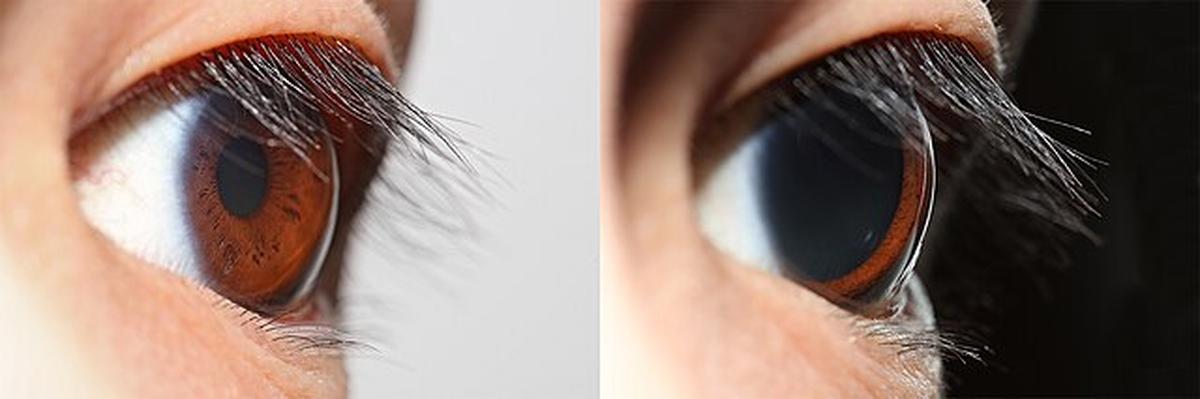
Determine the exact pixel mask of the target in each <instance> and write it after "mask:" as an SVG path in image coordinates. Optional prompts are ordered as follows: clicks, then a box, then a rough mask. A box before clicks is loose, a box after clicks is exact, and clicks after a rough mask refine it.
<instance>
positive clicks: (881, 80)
mask: <svg viewBox="0 0 1200 399" xmlns="http://www.w3.org/2000/svg"><path fill="white" fill-rule="evenodd" d="M801 71H803V72H802V73H799V74H797V73H792V74H789V75H788V76H789V77H792V78H793V79H791V80H790V81H789V83H790V85H787V86H786V87H785V88H783V89H781V90H780V91H779V92H775V93H774V94H772V93H771V90H770V89H767V90H766V92H764V93H765V94H764V97H765V98H762V99H761V101H762V102H764V103H767V104H787V103H788V101H787V96H789V95H794V94H793V93H796V92H800V93H802V94H803V95H805V96H808V97H811V98H815V101H818V102H821V101H822V99H821V95H822V94H821V93H820V92H819V90H818V91H813V90H809V89H807V88H814V87H820V85H822V84H825V85H830V84H832V85H834V86H836V87H839V88H842V89H844V91H845V92H847V93H851V94H853V95H855V96H857V97H859V98H860V99H862V101H863V102H864V103H865V104H866V105H867V106H868V107H869V108H870V109H871V110H872V112H873V113H874V114H876V115H877V116H878V117H879V119H880V120H882V121H884V122H885V123H886V124H889V125H891V126H890V127H891V128H892V129H893V130H894V131H901V132H907V131H911V129H904V128H903V127H904V123H906V122H907V121H911V120H912V118H913V116H912V115H914V114H921V115H923V116H924V117H925V118H926V119H927V121H928V122H929V124H930V126H929V128H930V132H931V133H932V134H933V136H934V139H935V141H936V143H935V146H936V147H937V148H936V153H937V158H938V160H937V169H938V170H937V171H936V174H937V178H938V181H939V190H938V193H937V194H936V197H937V198H938V199H937V200H935V202H936V203H938V204H939V206H938V207H936V208H935V209H934V216H933V222H931V224H930V232H929V233H928V235H927V238H926V242H927V245H926V250H925V253H923V254H922V255H921V256H920V258H919V259H918V261H917V262H918V266H917V269H918V270H917V271H922V270H927V269H929V268H930V266H928V264H929V263H930V258H937V260H938V261H939V263H947V264H948V267H946V269H949V268H952V267H951V266H960V267H961V265H958V264H957V262H954V261H953V260H952V259H953V258H947V257H945V256H939V255H940V254H939V252H943V251H942V250H945V249H946V245H949V244H947V243H954V242H951V241H949V240H964V238H963V237H962V236H959V235H955V234H950V235H947V236H939V234H938V227H939V225H943V224H946V223H948V222H953V223H958V224H959V225H972V224H975V225H976V226H979V225H978V223H979V220H978V219H977V218H978V215H976V218H971V219H970V220H948V219H956V218H955V217H953V215H950V214H949V212H948V211H947V209H948V208H953V203H954V202H960V201H963V200H968V201H971V204H970V206H968V207H967V208H969V209H971V210H972V212H976V213H978V214H982V215H985V216H988V218H987V221H988V222H989V224H984V225H982V226H987V227H986V228H995V229H996V231H992V232H991V233H992V235H991V236H982V235H979V234H975V235H972V236H973V237H976V239H981V238H982V237H994V236H995V235H996V234H1003V229H1004V228H1005V227H1012V228H1013V229H1012V230H1011V231H1009V232H1010V233H1016V234H1011V238H1010V239H1008V240H986V239H984V241H1005V242H1008V243H1009V244H1010V245H1014V246H1019V245H1021V244H1023V243H1025V242H1027V241H1026V240H1027V239H1029V238H1030V237H1025V236H1023V234H1020V233H1027V232H1028V231H1029V230H1028V229H1029V228H1030V226H1031V225H1032V226H1036V227H1032V229H1034V230H1037V231H1039V232H1041V233H1042V234H1043V235H1042V236H1039V237H1058V236H1061V235H1062V232H1063V231H1064V230H1065V231H1068V232H1074V233H1080V234H1083V235H1088V234H1089V233H1088V231H1087V227H1086V224H1085V220H1086V219H1087V218H1088V217H1089V216H1091V215H1094V214H1095V213H1096V212H1095V207H1094V205H1095V204H1096V203H1097V202H1098V201H1102V200H1103V196H1102V195H1101V194H1099V193H1098V191H1096V189H1095V186H1094V185H1093V184H1092V182H1091V181H1090V179H1089V177H1088V176H1087V175H1086V174H1085V173H1081V169H1084V168H1089V169H1094V168H1095V167H1096V166H1097V164H1099V163H1100V162H1099V161H1097V160H1095V159H1092V158H1089V157H1086V156H1084V155H1082V154H1080V153H1077V152H1075V151H1074V150H1072V149H1070V148H1069V147H1067V146H1065V145H1063V144H1061V143H1059V142H1058V141H1056V140H1054V139H1053V138H1052V137H1050V136H1049V135H1048V134H1046V133H1045V132H1044V131H1042V130H1041V129H1039V128H1038V127H1037V126H1036V125H1035V124H1034V123H1033V122H1034V121H1035V120H1036V121H1046V122H1049V123H1051V124H1054V125H1055V126H1056V127H1067V128H1070V129H1072V130H1081V129H1078V128H1075V127H1073V126H1070V125H1065V124H1062V123H1060V122H1056V121H1053V120H1049V119H1048V118H1042V117H1038V116H1035V115H1032V114H1028V113H1025V112H1023V111H1021V110H1019V109H1018V108H1017V107H1016V106H1015V105H1014V104H1013V103H1012V101H1011V100H1010V99H1009V98H1008V96H1007V94H1006V93H1005V91H1004V90H1003V89H1002V88H1001V86H1000V85H999V83H998V82H997V80H996V78H994V77H993V76H992V75H991V74H989V73H988V72H987V69H986V68H984V67H983V65H982V64H981V63H980V62H979V61H978V59H977V58H976V57H975V55H974V53H973V51H972V50H971V48H970V46H969V45H968V44H966V43H964V42H962V41H961V40H959V39H957V38H953V37H948V36H944V35H940V34H933V33H905V34H892V35H886V36H881V37H876V38H872V39H868V40H866V41H863V42H860V43H856V44H853V45H850V46H847V47H845V48H843V49H842V50H839V51H838V52H836V53H833V54H831V55H829V56H826V57H825V58H823V59H821V60H819V61H817V62H814V63H812V64H810V65H808V66H805V67H803V68H801ZM823 105H824V106H827V107H830V108H833V109H837V108H838V107H839V105H838V103H837V102H835V101H824V104H823ZM784 112H787V111H786V109H785V110H784ZM835 112H836V111H835ZM718 123H719V122H718ZM948 200H951V201H948ZM1014 204H1015V205H1021V206H1022V208H1021V209H1017V210H1016V211H1017V212H1018V213H1023V214H1024V215H1025V216H1026V220H1022V221H1017V222H1014V221H1013V220H1012V218H1011V215H1012V213H1013V212H1014V208H1013V205H1014ZM947 205H950V206H947ZM1029 214H1033V216H1034V219H1037V220H1036V221H1033V222H1032V223H1030V222H1029V221H1028V219H1029V218H1028V215H1029ZM1018 225H1020V226H1024V229H1022V230H1018V228H1021V227H1018ZM986 228H985V229H986ZM939 244H941V245H939ZM951 246H953V245H951ZM988 254H991V255H1000V256H1003V255H1009V254H1011V253H1005V252H988ZM994 261H995V262H997V263H1000V262H1003V261H1002V260H994ZM934 288H935V289H940V288H941V287H934ZM931 294H932V293H931ZM931 296H936V294H935V295H931ZM939 305H940V303H939ZM938 309H939V313H942V310H943V308H942V307H941V306H939V307H938ZM941 319H942V318H941V317H939V323H942V320H941ZM853 320H854V322H853V323H852V324H854V325H856V326H857V327H859V328H857V330H858V331H859V333H860V334H861V335H863V336H870V337H874V338H876V341H878V342H881V343H883V344H884V345H885V346H889V347H893V348H896V350H897V352H898V353H900V354H905V353H912V352H926V351H934V352H939V353H942V355H943V356H944V357H947V358H949V359H952V360H957V361H959V362H964V361H966V360H976V361H980V360H981V356H980V354H981V353H984V352H987V348H986V346H984V345H982V344H980V343H979V342H978V341H977V340H975V339H974V338H973V334H969V333H968V334H960V333H958V332H955V331H952V330H953V329H954V328H946V327H945V325H944V324H943V325H942V327H941V328H939V329H938V330H924V329H923V327H920V326H915V325H910V323H906V322H905V321H904V320H902V319H901V318H886V319H875V320H871V319H861V318H857V317H856V318H853ZM939 330H941V331H939Z"/></svg>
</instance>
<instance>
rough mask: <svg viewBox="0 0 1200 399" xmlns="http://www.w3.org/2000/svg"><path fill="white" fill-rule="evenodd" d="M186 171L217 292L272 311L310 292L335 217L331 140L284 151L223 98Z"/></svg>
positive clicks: (216, 99)
mask: <svg viewBox="0 0 1200 399" xmlns="http://www.w3.org/2000/svg"><path fill="white" fill-rule="evenodd" d="M206 101H207V102H208V103H207V104H205V105H204V108H206V109H208V110H210V112H214V113H218V114H220V115H222V117H221V118H202V120H200V121H199V122H197V123H196V125H195V127H194V131H193V133H192V137H193V138H192V140H193V141H192V145H191V148H192V150H191V154H190V157H191V160H190V162H189V163H188V165H190V168H189V170H186V171H185V172H184V173H185V176H186V178H185V182H186V183H185V185H186V186H187V187H186V188H185V192H186V198H187V201H188V207H187V209H188V212H189V215H188V217H189V218H190V219H191V223H190V225H191V226H192V228H193V230H194V232H193V236H194V240H195V243H196V250H197V252H198V255H199V258H200V264H201V266H200V268H201V272H202V273H203V274H204V276H203V277H204V278H206V279H207V280H208V284H209V286H210V287H211V288H212V289H214V290H215V291H217V292H218V293H220V294H221V295H223V296H225V297H226V298H229V299H230V300H232V301H234V302H237V303H239V304H241V305H243V306H246V307H248V308H250V309H252V310H256V311H259V312H264V313H271V312H274V311H277V310H280V309H282V308H285V307H288V306H290V305H292V302H293V301H294V299H295V298H297V297H299V296H301V295H302V294H303V293H304V292H306V291H308V290H309V289H310V288H311V286H312V284H313V280H314V279H315V277H316V274H317V272H318V271H319V269H320V263H321V262H322V260H323V256H324V253H325V250H326V247H327V246H328V245H329V239H330V233H331V229H332V226H331V223H332V221H333V220H334V218H335V215H334V210H335V209H336V202H335V201H336V199H335V198H336V196H337V188H338V173H337V171H336V168H335V165H336V159H335V157H334V154H335V153H334V151H333V148H332V146H331V143H330V142H328V140H325V141H318V142H317V143H316V145H313V146H309V147H308V148H304V149H302V150H299V153H298V152H297V151H298V150H297V149H296V148H295V147H290V146H287V145H284V144H283V143H282V142H281V141H280V140H278V139H276V138H275V136H273V135H272V134H271V133H270V132H269V131H268V130H267V129H266V128H265V127H264V126H263V125H261V124H259V123H258V122H257V121H255V119H254V118H253V117H252V116H251V115H250V114H249V113H247V112H245V111H244V110H242V109H241V108H240V107H239V106H237V105H236V104H234V103H232V102H231V101H230V100H228V99H226V98H223V97H220V96H211V97H210V98H209V99H207V100H206Z"/></svg>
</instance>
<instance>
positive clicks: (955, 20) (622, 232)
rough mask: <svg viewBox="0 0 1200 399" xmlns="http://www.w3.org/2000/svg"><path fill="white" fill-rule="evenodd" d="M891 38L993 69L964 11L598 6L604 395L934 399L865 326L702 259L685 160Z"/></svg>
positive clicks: (932, 7)
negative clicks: (844, 55)
mask: <svg viewBox="0 0 1200 399" xmlns="http://www.w3.org/2000/svg"><path fill="white" fill-rule="evenodd" d="M900 31H930V32H938V33H943V34H948V35H953V36H957V37H960V38H962V39H964V40H966V41H967V42H968V43H971V44H972V45H973V46H974V47H976V51H977V53H978V54H979V55H980V57H981V58H983V59H987V60H992V59H995V53H996V51H995V48H996V45H995V43H996V40H995V31H994V27H992V25H991V22H990V17H989V16H988V11H987V9H986V8H985V7H984V6H983V5H982V4H981V3H979V2H976V1H969V0H953V1H951V0H947V1H915V0H913V1H898V2H879V1H870V0H863V1H815V2H797V3H722V2H703V3H682V4H680V3H665V4H664V3H653V2H650V3H645V4H640V3H638V2H630V1H610V2H602V4H601V37H602V39H601V42H602V43H601V51H602V53H601V54H602V56H601V60H602V63H603V64H602V66H601V86H602V88H601V93H602V103H601V104H602V105H601V106H602V109H601V115H602V137H601V165H602V166H601V168H602V169H601V170H602V172H601V190H600V192H601V193H602V198H601V225H602V226H604V227H603V229H602V232H601V250H602V253H603V260H602V272H601V309H602V310H601V326H602V332H601V348H602V355H601V356H602V357H601V370H602V371H601V380H602V386H603V387H604V388H603V389H604V394H605V395H607V396H611V397H622V398H624V397H929V396H937V395H938V393H939V392H940V389H941V381H940V363H939V361H938V360H937V358H936V355H934V354H931V353H929V352H925V353H923V354H920V355H909V356H899V355H898V353H897V349H895V348H893V347H887V346H884V345H881V344H880V342H878V340H876V339H874V338H872V337H869V336H865V335H864V334H862V332H861V331H860V330H859V329H857V328H856V327H855V324H856V322H861V321H862V318H861V317H859V316H855V315H851V314H849V313H847V312H845V311H843V310H841V309H839V308H837V307H835V306H833V305H831V304H830V303H829V302H827V301H825V300H824V299H822V298H821V297H819V296H817V295H816V294H814V293H812V292H809V291H807V290H805V289H803V288H801V287H800V286H798V285H796V284H794V283H791V282H789V281H787V280H785V279H783V278H781V277H779V276H775V275H771V274H768V273H766V272H763V271H761V269H760V268H756V267H753V266H751V265H741V264H738V263H737V262H736V261H734V260H733V259H732V258H730V257H728V256H727V255H724V254H722V253H721V252H719V251H718V250H716V249H715V248H713V247H712V246H711V244H709V243H708V241H707V239H706V238H705V237H704V236H703V235H702V234H701V231H700V228H699V226H698V225H697V217H696V215H695V208H694V206H693V205H692V204H694V195H695V193H694V191H693V189H692V187H693V186H694V185H693V182H692V181H691V179H692V176H693V175H692V173H691V168H692V167H693V166H692V165H691V163H690V154H689V149H690V148H693V147H692V143H691V140H692V139H693V133H694V132H695V131H697V130H699V129H700V128H701V127H702V126H703V125H702V124H703V123H704V121H705V120H706V118H709V117H710V115H712V114H714V113H718V112H720V110H721V109H722V107H723V106H724V105H726V104H730V103H733V102H736V101H737V100H738V99H739V98H741V97H743V96H745V95H747V94H748V93H750V92H753V91H754V90H755V89H756V88H758V87H760V86H761V85H762V84H764V83H765V82H768V81H770V80H771V79H774V78H776V77H777V76H779V75H780V74H782V73H785V72H787V71H788V70H791V69H793V68H796V67H797V66H800V65H802V64H804V63H805V62H808V61H812V60H814V59H816V58H819V57H820V56H821V55H823V54H826V53H828V52H830V51H832V50H834V49H837V48H840V47H842V46H846V45H849V44H851V43H854V42H856V41H859V40H863V39H866V38H870V37H872V36H876V35H879V34H884V33H890V32H900ZM989 64H990V65H992V66H993V67H995V66H996V63H995V62H989ZM923 322H924V323H925V324H926V326H931V325H930V324H931V322H932V320H931V319H929V320H923Z"/></svg>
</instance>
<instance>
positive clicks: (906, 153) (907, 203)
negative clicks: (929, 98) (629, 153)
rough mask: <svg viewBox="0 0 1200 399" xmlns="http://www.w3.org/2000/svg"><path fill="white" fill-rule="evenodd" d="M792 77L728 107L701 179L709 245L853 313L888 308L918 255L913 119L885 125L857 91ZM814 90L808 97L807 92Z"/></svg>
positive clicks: (919, 170)
mask: <svg viewBox="0 0 1200 399" xmlns="http://www.w3.org/2000/svg"><path fill="white" fill-rule="evenodd" d="M791 84H792V82H791V81H790V80H783V81H781V82H780V83H778V84H776V85H775V86H773V87H771V88H768V89H767V90H766V92H765V93H764V94H763V95H762V96H760V97H759V98H756V99H753V100H750V101H747V102H746V103H744V104H742V105H740V106H739V107H740V108H738V109H735V110H733V111H731V112H730V113H729V115H726V118H725V120H724V121H723V122H722V123H720V124H719V126H720V127H719V128H718V129H720V130H722V131H721V132H718V133H715V134H709V135H708V136H706V137H710V138H712V137H718V138H719V137H726V138H732V139H729V140H730V141H732V144H730V145H728V146H727V147H728V148H729V150H728V155H726V156H724V157H722V158H720V159H719V160H717V161H716V162H713V163H712V164H713V166H712V167H711V170H710V171H708V172H707V173H704V174H703V175H702V176H701V181H700V182H699V185H698V189H697V209H698V216H699V222H700V226H701V229H702V230H703V232H704V233H705V235H706V236H707V237H708V238H709V239H710V241H711V242H712V243H713V245H714V246H716V247H717V248H718V249H720V250H722V251H723V252H725V253H726V254H728V255H730V256H732V257H733V258H735V259H737V260H738V261H740V262H741V263H744V264H748V265H754V266H757V267H761V268H764V269H767V270H770V271H772V272H774V273H777V274H779V275H781V276H783V277H785V278H787V279H790V280H792V281H794V282H796V283H799V284H801V285H803V286H805V287H807V288H808V289H810V290H813V291H814V292H817V293H818V294H821V295H822V296H824V297H825V298H827V299H829V300H830V301H831V302H833V303H836V304H838V305H841V306H843V307H846V308H849V309H852V310H855V311H858V312H860V313H868V314H874V313H887V312H889V311H893V310H894V309H895V306H894V305H895V304H894V303H891V302H889V301H888V299H891V298H893V297H895V296H896V294H897V293H898V292H900V291H901V290H902V289H903V286H904V282H905V279H906V278H907V277H908V275H909V274H910V270H911V269H912V267H913V264H914V261H915V259H916V258H917V254H918V253H919V249H920V244H921V238H922V236H923V234H924V229H925V225H926V223H927V220H928V217H929V213H930V209H931V206H932V193H933V186H934V168H933V164H934V159H933V150H932V144H931V139H930V134H929V132H928V130H927V129H926V127H925V126H926V125H925V124H924V123H923V119H922V116H921V115H919V114H916V115H913V119H912V120H911V121H910V123H905V124H904V125H905V126H906V127H907V129H906V130H904V131H898V130H897V129H895V128H894V126H895V125H896V124H895V122H894V121H885V120H883V119H881V117H880V116H878V115H877V112H876V111H875V110H873V109H871V108H870V107H869V105H868V101H869V99H867V98H863V97H862V96H861V95H862V94H861V93H854V92H852V91H847V90H843V89H842V88H839V87H834V86H832V85H830V86H826V87H820V88H810V89H809V90H796V88H795V87H792V86H791ZM814 94H817V95H814Z"/></svg>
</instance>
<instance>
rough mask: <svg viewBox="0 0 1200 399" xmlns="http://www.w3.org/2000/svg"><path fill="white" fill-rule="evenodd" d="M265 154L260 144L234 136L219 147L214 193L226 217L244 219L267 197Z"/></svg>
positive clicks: (256, 209) (260, 205)
mask: <svg viewBox="0 0 1200 399" xmlns="http://www.w3.org/2000/svg"><path fill="white" fill-rule="evenodd" d="M267 173H268V170H267V154H266V152H264V151H263V148H262V145H260V144H258V143H256V142H254V141H252V140H249V139H246V138H243V137H238V138H234V139H233V140H230V141H229V143H226V144H225V146H224V147H223V148H221V156H220V157H219V158H218V159H217V193H218V194H219V196H220V197H221V205H222V206H224V207H225V210H226V211H228V212H229V213H230V214H232V215H234V216H237V217H240V218H245V217H248V216H250V215H252V214H254V212H256V211H258V209H259V208H260V207H262V202H263V198H264V197H266V195H267Z"/></svg>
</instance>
